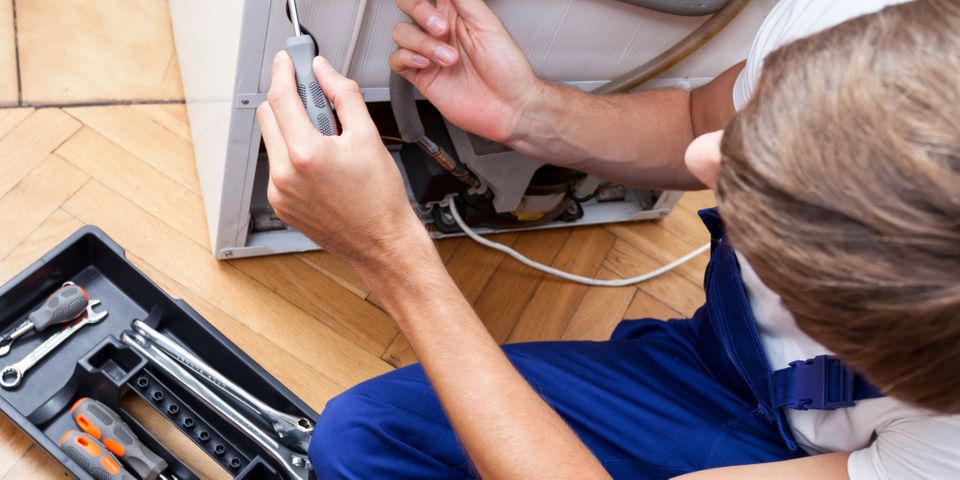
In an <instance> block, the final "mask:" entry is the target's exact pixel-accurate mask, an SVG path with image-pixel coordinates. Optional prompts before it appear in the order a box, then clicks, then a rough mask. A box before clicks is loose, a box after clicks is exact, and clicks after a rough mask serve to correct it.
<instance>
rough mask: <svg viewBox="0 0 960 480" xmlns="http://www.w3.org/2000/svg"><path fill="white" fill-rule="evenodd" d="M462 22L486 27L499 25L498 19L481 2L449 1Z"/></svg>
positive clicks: (472, 0) (467, 0)
mask: <svg viewBox="0 0 960 480" xmlns="http://www.w3.org/2000/svg"><path fill="white" fill-rule="evenodd" d="M450 2H451V3H453V6H454V8H456V9H457V14H459V15H460V16H461V17H463V19H464V20H467V21H470V22H473V23H478V24H486V25H500V18H498V17H497V14H496V13H493V10H491V9H490V7H489V6H487V3H486V2H484V1H483V0H450Z"/></svg>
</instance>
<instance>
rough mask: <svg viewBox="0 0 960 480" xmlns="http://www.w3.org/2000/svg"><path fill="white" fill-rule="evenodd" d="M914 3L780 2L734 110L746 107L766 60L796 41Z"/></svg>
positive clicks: (763, 30)
mask: <svg viewBox="0 0 960 480" xmlns="http://www.w3.org/2000/svg"><path fill="white" fill-rule="evenodd" d="M907 1H911V0H844V1H837V0H780V1H779V2H777V5H776V6H774V7H773V9H772V10H771V11H770V13H769V14H768V15H767V18H766V19H765V20H764V21H763V24H761V26H760V29H759V30H758V31H757V35H756V37H755V39H754V42H753V46H752V47H751V48H750V53H749V55H748V56H747V65H746V67H744V69H743V71H742V72H741V73H740V76H739V77H738V78H737V82H736V85H735V86H734V94H733V97H734V106H736V108H737V110H739V109H740V108H741V107H743V106H744V105H746V103H747V101H749V100H750V97H751V96H752V95H753V90H754V88H755V87H756V85H757V82H758V81H759V79H760V72H761V70H762V69H763V59H764V58H765V57H766V56H767V55H769V54H770V53H771V52H773V51H774V50H776V49H778V48H780V47H781V46H783V45H786V44H788V43H790V42H792V41H794V40H799V39H801V38H803V37H807V36H809V35H813V34H815V33H817V32H820V31H823V30H826V29H828V28H830V27H833V26H836V25H838V24H840V23H843V22H845V21H847V20H850V19H851V18H855V17H859V16H861V15H866V14H868V13H873V12H877V11H879V10H882V9H883V8H884V7H886V6H889V5H895V4H898V3H904V2H907Z"/></svg>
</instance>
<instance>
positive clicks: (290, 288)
mask: <svg viewBox="0 0 960 480" xmlns="http://www.w3.org/2000/svg"><path fill="white" fill-rule="evenodd" d="M230 265H232V266H234V267H236V268H237V269H239V270H240V271H241V272H244V273H246V274H247V275H248V276H250V277H251V278H255V279H257V281H258V282H260V283H262V284H263V285H265V286H266V287H267V288H269V289H270V290H272V291H274V292H276V294H277V295H279V296H281V297H283V298H285V299H287V300H289V301H290V302H291V303H293V304H295V305H297V306H298V307H300V308H301V309H303V310H304V311H305V312H307V313H308V314H310V315H312V316H313V317H314V318H317V319H319V320H321V321H322V322H323V323H324V324H326V325H327V326H328V327H330V328H331V329H332V330H333V331H335V332H337V333H339V334H340V335H342V336H343V337H344V338H346V339H348V340H350V341H351V342H353V343H356V344H357V345H360V346H361V347H363V348H365V349H366V350H367V351H368V352H370V353H372V354H374V355H376V356H380V354H382V353H383V351H384V350H386V348H387V346H388V345H389V344H390V342H391V341H393V339H394V337H396V335H397V327H396V325H395V324H394V322H393V319H392V318H390V316H389V315H387V314H386V313H384V312H383V311H382V310H380V309H379V308H377V307H375V306H373V305H371V304H370V303H368V302H367V301H365V300H364V299H363V298H360V297H358V296H357V295H354V294H353V293H351V292H350V291H348V290H346V289H344V288H342V287H341V286H340V285H338V284H337V282H335V281H334V280H332V279H330V278H328V277H327V276H326V275H324V274H323V273H321V272H318V271H317V270H315V269H313V268H312V267H310V266H309V265H307V264H306V263H304V262H301V261H300V260H299V259H297V258H296V257H294V256H292V255H274V256H269V257H258V258H239V259H236V260H232V261H231V262H230Z"/></svg>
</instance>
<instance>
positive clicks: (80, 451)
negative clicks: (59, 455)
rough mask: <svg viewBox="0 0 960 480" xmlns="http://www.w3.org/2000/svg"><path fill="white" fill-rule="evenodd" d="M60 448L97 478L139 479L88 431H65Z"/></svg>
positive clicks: (98, 479)
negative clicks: (87, 432)
mask: <svg viewBox="0 0 960 480" xmlns="http://www.w3.org/2000/svg"><path fill="white" fill-rule="evenodd" d="M60 449H61V450H63V453H65V454H67V457H69V458H70V460H73V462H74V463H76V464H77V465H80V466H81V467H83V470H84V471H85V472H87V473H89V474H90V475H91V476H92V477H93V478H96V479H97V480H108V479H109V480H137V479H136V477H134V476H133V475H131V474H130V473H129V472H127V471H126V470H124V469H123V467H122V466H121V465H120V462H119V461H118V460H117V457H114V456H113V454H112V453H110V451H109V450H107V447H105V446H104V445H103V444H102V443H100V442H98V441H97V439H95V438H93V437H91V436H90V435H87V434H86V433H83V432H78V431H76V430H70V431H69V432H67V433H65V434H64V435H63V437H61V438H60Z"/></svg>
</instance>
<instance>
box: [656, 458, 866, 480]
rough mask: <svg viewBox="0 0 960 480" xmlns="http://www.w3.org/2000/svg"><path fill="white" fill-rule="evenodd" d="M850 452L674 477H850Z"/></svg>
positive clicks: (838, 479) (786, 479)
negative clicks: (848, 467)
mask: <svg viewBox="0 0 960 480" xmlns="http://www.w3.org/2000/svg"><path fill="white" fill-rule="evenodd" d="M849 457H850V454H849V453H848V452H836V453H827V454H823V455H814V456H811V457H804V458H797V459H793V460H784V461H782V462H770V463H757V464H754V465H738V466H736V467H724V468H714V469H710V470H704V471H701V472H695V473H690V474H687V475H683V476H681V477H677V478H676V479H675V480H767V479H769V478H776V479H778V480H807V479H811V478H815V479H817V480H849V478H850V477H849V475H847V459H848V458H849Z"/></svg>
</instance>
